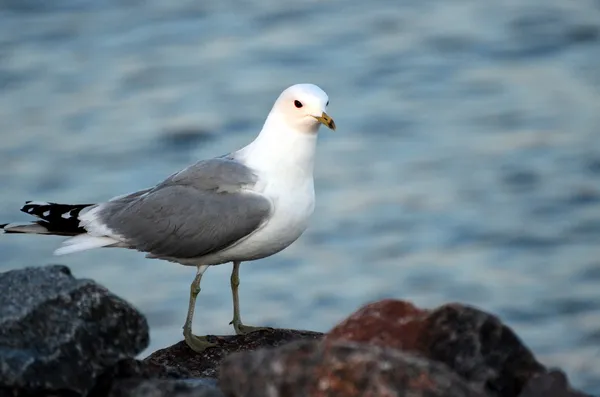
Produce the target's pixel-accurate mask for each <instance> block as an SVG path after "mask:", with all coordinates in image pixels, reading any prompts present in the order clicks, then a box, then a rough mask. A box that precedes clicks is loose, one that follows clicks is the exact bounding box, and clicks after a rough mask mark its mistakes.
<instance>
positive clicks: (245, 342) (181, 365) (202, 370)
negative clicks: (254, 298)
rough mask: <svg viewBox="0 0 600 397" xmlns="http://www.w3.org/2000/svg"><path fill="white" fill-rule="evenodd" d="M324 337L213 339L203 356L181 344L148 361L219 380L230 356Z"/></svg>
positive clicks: (275, 333) (288, 333)
mask: <svg viewBox="0 0 600 397" xmlns="http://www.w3.org/2000/svg"><path fill="white" fill-rule="evenodd" d="M322 336H323V334H322V333H319V332H312V331H297V330H292V329H276V328H275V329H266V330H262V331H257V332H252V333H250V334H248V335H227V336H210V337H209V341H210V342H213V343H217V346H215V347H211V348H209V349H206V350H205V351H204V352H203V353H201V354H199V353H196V352H194V351H193V350H192V349H190V348H189V347H188V346H187V345H186V344H185V342H183V341H181V342H179V343H176V344H174V345H172V346H169V347H167V348H164V349H161V350H157V351H155V352H154V353H152V354H151V355H150V356H148V357H146V359H145V361H146V362H150V363H154V364H157V365H165V366H169V367H172V368H175V369H176V370H178V371H179V370H181V371H185V372H186V373H190V374H191V376H193V377H199V378H217V377H218V375H219V374H218V370H219V365H220V364H221V361H222V360H223V359H224V358H225V357H226V356H227V355H229V354H230V353H234V352H242V351H247V350H256V349H258V348H261V347H275V346H280V345H283V344H285V343H288V342H291V341H295V340H301V339H320V338H321V337H322Z"/></svg>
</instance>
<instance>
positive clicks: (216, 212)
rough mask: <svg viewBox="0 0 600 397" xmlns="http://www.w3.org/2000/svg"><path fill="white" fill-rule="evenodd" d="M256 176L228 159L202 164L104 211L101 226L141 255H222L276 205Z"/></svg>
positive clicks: (117, 201) (100, 213)
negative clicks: (261, 191)
mask: <svg viewBox="0 0 600 397" xmlns="http://www.w3.org/2000/svg"><path fill="white" fill-rule="evenodd" d="M257 181H258V177H257V175H255V174H254V172H253V171H252V170H251V169H250V168H248V167H246V166H245V165H243V164H241V163H239V162H237V161H235V160H232V159H227V158H216V159H211V160H206V161H200V162H198V163H196V164H194V165H192V166H190V167H188V168H186V169H184V170H183V171H181V172H178V173H176V174H174V175H171V176H170V177H169V178H167V179H166V180H164V181H163V182H162V183H160V184H158V185H157V186H156V187H154V188H153V189H147V190H143V191H141V192H138V193H134V194H130V195H127V196H124V197H119V198H115V199H113V200H111V201H109V202H107V203H104V204H102V205H101V207H100V208H99V211H98V221H99V222H100V223H102V224H103V225H105V226H106V227H108V228H109V229H111V230H112V231H113V232H114V233H115V234H118V235H119V236H120V237H122V238H123V239H124V240H125V242H126V243H127V244H128V245H129V246H131V248H135V249H137V250H140V251H144V252H148V253H150V254H152V255H154V256H158V257H173V258H196V257H200V256H203V255H207V254H210V253H214V252H217V251H219V250H222V249H223V248H226V247H227V246H229V245H231V244H233V243H235V242H236V241H238V240H240V239H242V238H244V237H245V236H247V235H249V234H250V233H252V232H253V231H254V230H256V229H257V228H258V227H260V226H261V225H262V223H263V222H264V221H265V220H267V219H268V217H269V214H270V213H271V208H272V206H271V201H270V200H268V199H267V198H265V197H264V196H262V195H260V194H259V193H253V192H249V191H247V190H246V191H243V190H242V189H243V188H250V189H251V188H252V187H253V186H254V185H255V184H256V183H257Z"/></svg>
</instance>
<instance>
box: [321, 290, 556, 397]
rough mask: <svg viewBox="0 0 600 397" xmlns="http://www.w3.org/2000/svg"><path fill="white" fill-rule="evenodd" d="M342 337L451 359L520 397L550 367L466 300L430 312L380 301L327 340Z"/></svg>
mask: <svg viewBox="0 0 600 397" xmlns="http://www.w3.org/2000/svg"><path fill="white" fill-rule="evenodd" d="M339 340H346V341H355V342H362V343H368V344H374V345H378V346H382V347H393V348H399V349H403V350H405V351H408V352H413V353H417V354H419V355H421V356H424V357H427V358H429V359H431V360H434V361H438V362H441V363H444V364H446V365H447V366H448V367H450V368H451V369H452V370H453V371H454V372H455V373H457V374H458V375H460V376H462V377H463V378H464V379H465V380H467V381H469V382H470V383H471V384H473V385H475V386H476V387H478V388H482V389H484V390H486V391H487V392H488V393H489V394H490V395H492V396H502V397H504V396H506V397H509V396H510V397H512V396H516V395H518V394H519V393H520V392H521V390H522V389H523V387H524V385H525V384H526V383H527V381H528V380H529V379H531V378H533V377H534V376H536V375H538V374H542V373H544V372H545V368H544V366H543V365H542V364H540V363H538V362H537V361H536V359H535V358H534V356H533V354H532V353H531V352H530V351H529V349H527V347H525V346H524V345H523V343H522V342H521V341H520V340H519V338H518V337H517V336H516V335H515V334H514V332H513V331H512V330H511V329H510V328H508V327H506V326H505V325H503V324H502V322H501V321H500V320H499V319H498V318H497V317H495V316H493V315H490V314H488V313H485V312H483V311H480V310H478V309H475V308H472V307H469V306H464V305H461V304H449V305H444V306H441V307H439V308H438V309H436V310H433V311H426V310H420V309H417V308H415V307H414V306H413V305H412V304H410V303H407V302H402V301H394V300H384V301H380V302H375V303H372V304H369V305H367V306H365V307H363V308H361V309H360V310H359V311H358V312H356V313H355V314H354V315H352V316H350V317H349V318H348V319H347V320H345V321H343V322H342V323H340V324H339V325H338V326H336V327H335V328H333V329H332V330H331V331H330V332H329V333H328V334H327V336H326V337H325V339H324V342H325V343H333V342H336V341H339Z"/></svg>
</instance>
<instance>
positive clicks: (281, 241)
mask: <svg viewBox="0 0 600 397" xmlns="http://www.w3.org/2000/svg"><path fill="white" fill-rule="evenodd" d="M298 171H299V172H298V173H295V174H290V173H287V175H286V177H276V178H273V177H272V176H270V178H269V181H270V182H269V183H268V184H266V185H264V186H263V189H261V190H262V194H264V195H265V196H266V197H269V198H270V199H271V201H272V202H273V206H274V211H273V214H272V216H271V218H270V219H269V220H268V222H267V223H266V224H265V225H264V226H262V227H261V228H260V229H259V230H257V231H256V232H255V233H253V234H251V235H250V236H249V237H247V238H246V239H243V240H242V241H241V242H240V243H238V244H235V245H234V246H232V247H230V248H228V249H226V250H224V251H222V252H220V253H217V254H215V255H209V256H207V257H205V258H202V260H201V262H203V263H204V264H210V265H213V264H220V263H225V262H230V261H234V260H237V261H242V262H244V261H250V260H256V259H260V258H264V257H267V256H270V255H273V254H275V253H277V252H279V251H281V250H283V249H284V248H286V247H288V246H289V245H290V244H292V243H293V242H294V241H296V240H297V239H298V237H300V236H301V235H302V233H304V231H305V230H306V228H307V226H308V222H309V218H310V216H311V215H312V213H313V211H314V208H315V192H314V184H313V178H312V175H308V174H306V173H304V172H302V171H301V170H298Z"/></svg>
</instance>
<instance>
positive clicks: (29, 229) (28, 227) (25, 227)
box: [3, 223, 51, 234]
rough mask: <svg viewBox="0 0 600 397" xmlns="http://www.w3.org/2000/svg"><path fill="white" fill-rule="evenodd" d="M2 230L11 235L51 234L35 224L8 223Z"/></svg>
mask: <svg viewBox="0 0 600 397" xmlns="http://www.w3.org/2000/svg"><path fill="white" fill-rule="evenodd" d="M3 230H4V231H5V232H13V233H31V234H51V233H50V232H48V229H46V228H45V227H44V226H42V225H38V224H37V223H9V224H8V225H6V226H4V228H3Z"/></svg>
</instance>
